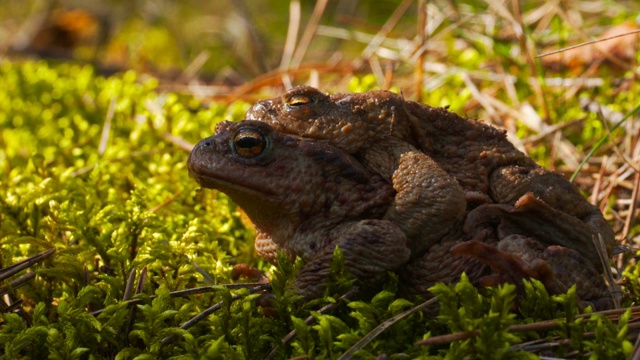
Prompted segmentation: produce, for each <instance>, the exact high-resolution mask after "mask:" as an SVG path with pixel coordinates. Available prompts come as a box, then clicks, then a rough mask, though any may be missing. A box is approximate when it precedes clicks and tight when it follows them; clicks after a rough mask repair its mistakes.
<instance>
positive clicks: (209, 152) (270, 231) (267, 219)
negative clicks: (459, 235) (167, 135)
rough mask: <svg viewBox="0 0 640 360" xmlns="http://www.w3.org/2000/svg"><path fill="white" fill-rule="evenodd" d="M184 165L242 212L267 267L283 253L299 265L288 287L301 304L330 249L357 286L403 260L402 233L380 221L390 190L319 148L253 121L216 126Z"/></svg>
mask: <svg viewBox="0 0 640 360" xmlns="http://www.w3.org/2000/svg"><path fill="white" fill-rule="evenodd" d="M187 164H188V168H189V173H190V175H191V176H192V177H193V178H194V179H195V180H196V181H197V182H198V183H199V184H200V185H201V186H203V187H205V188H215V189H218V190H220V191H222V192H224V193H225V194H227V195H228V196H229V197H231V199H233V201H234V202H235V203H236V204H238V205H239V206H240V207H241V208H242V209H243V210H244V211H245V212H246V214H247V215H248V216H249V218H250V219H251V221H252V222H253V223H254V225H255V227H256V231H257V233H258V235H257V239H256V249H257V252H258V253H259V254H260V255H261V256H263V257H264V258H265V259H267V260H268V261H271V262H275V260H276V253H277V251H283V252H285V253H286V254H288V255H289V256H290V257H295V256H299V257H301V258H303V259H304V260H305V261H306V264H305V266H304V267H303V268H302V270H301V271H300V273H299V274H298V276H297V278H296V285H295V286H296V287H297V291H298V293H299V294H301V295H303V296H305V297H307V298H312V297H317V296H320V295H322V291H323V289H324V283H325V279H326V278H327V277H328V275H329V273H330V264H331V259H332V257H333V253H334V250H335V247H336V246H338V247H339V248H340V250H341V251H342V254H343V256H344V259H345V268H347V269H348V271H349V272H350V273H351V274H352V275H353V276H354V277H355V278H356V279H357V280H359V281H360V282H361V283H363V284H364V285H365V286H366V285H373V284H376V283H379V282H380V281H381V280H383V279H384V277H385V276H386V274H387V272H388V271H395V270H398V269H399V268H400V266H402V265H404V264H405V263H406V262H407V260H408V259H409V256H410V251H409V249H408V248H407V240H406V236H405V235H404V233H403V232H402V230H401V229H400V228H399V227H398V226H397V225H396V224H394V223H392V222H390V221H388V220H383V219H382V217H383V215H384V213H385V211H386V209H387V208H388V207H389V205H390V204H391V202H392V201H393V198H394V196H395V191H394V189H393V187H392V186H391V185H390V184H389V183H388V182H386V181H384V180H383V179H382V178H381V177H380V176H379V175H376V174H373V173H371V172H370V171H368V170H367V169H365V168H364V167H363V166H362V165H361V164H360V163H359V162H358V161H356V160H355V159H354V158H353V157H352V156H351V155H349V154H347V153H345V152H343V151H340V150H339V149H337V148H335V147H333V146H331V145H329V144H327V143H326V142H322V141H317V140H311V139H305V138H301V137H298V136H293V135H287V134H282V133H278V132H275V131H273V129H272V128H271V127H270V126H269V125H268V124H266V123H263V122H258V121H243V122H240V123H233V122H223V123H220V124H218V125H217V127H216V134H215V135H214V136H212V137H209V138H206V139H204V140H202V141H200V142H199V143H198V144H197V145H196V146H195V147H194V148H193V150H192V152H191V155H190V156H189V160H188V163H187Z"/></svg>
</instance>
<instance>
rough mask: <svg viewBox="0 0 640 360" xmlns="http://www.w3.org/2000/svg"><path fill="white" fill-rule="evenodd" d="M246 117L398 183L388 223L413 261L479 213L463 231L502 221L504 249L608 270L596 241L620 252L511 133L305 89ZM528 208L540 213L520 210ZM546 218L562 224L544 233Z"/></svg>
mask: <svg viewBox="0 0 640 360" xmlns="http://www.w3.org/2000/svg"><path fill="white" fill-rule="evenodd" d="M246 118H247V119H253V120H259V121H262V122H265V123H268V124H270V125H272V126H273V127H274V128H275V129H276V130H277V131H282V132H285V133H289V134H295V135H299V136H303V137H307V138H313V139H323V140H327V141H329V142H330V143H331V144H332V145H334V146H336V147H338V148H340V149H342V150H344V151H346V152H348V153H350V154H352V155H353V156H354V157H355V158H356V159H358V160H359V161H361V162H362V163H363V165H364V166H365V167H366V168H368V169H369V170H370V171H372V172H374V173H376V174H379V175H380V176H382V178H384V179H385V180H387V181H388V182H390V183H391V184H393V187H394V189H395V190H396V191H397V194H396V196H395V199H394V201H393V203H392V205H391V206H390V207H389V209H388V210H387V212H386V213H385V215H384V216H383V219H384V220H388V221H390V222H392V223H395V224H397V225H398V226H399V227H400V228H401V229H402V231H403V232H404V233H405V235H406V236H407V240H408V244H409V247H410V249H411V251H412V258H414V259H417V258H419V257H421V256H425V258H428V257H429V254H428V253H427V252H428V251H429V250H430V249H431V248H432V247H433V246H434V245H437V244H439V243H441V242H443V241H447V239H450V238H455V237H456V235H457V230H458V228H459V227H461V226H462V225H461V224H462V223H463V222H464V221H465V218H466V217H467V215H468V214H470V213H471V214H474V211H475V214H474V215H473V216H471V217H472V218H473V219H474V220H473V221H472V222H473V224H474V226H470V225H469V224H467V226H464V229H465V230H466V231H465V234H466V237H467V238H472V237H473V236H475V235H476V233H478V232H479V230H478V229H481V228H482V226H480V225H481V224H482V223H483V221H484V222H487V221H489V222H490V221H493V222H495V221H502V224H500V227H501V228H502V229H509V232H508V233H507V234H503V235H499V234H498V235H497V236H502V237H500V238H498V239H496V241H497V240H500V239H501V238H504V237H506V236H508V235H509V234H518V235H524V236H528V237H533V238H535V239H537V241H539V242H541V243H542V244H543V245H545V246H551V245H561V246H564V247H567V248H570V249H574V250H577V251H578V252H579V253H580V254H581V255H582V256H584V257H585V258H586V259H588V260H589V261H590V262H591V263H592V264H593V265H594V266H595V267H597V268H599V269H602V263H601V260H600V258H599V257H598V254H597V251H596V248H595V246H594V244H593V240H592V237H594V236H595V237H597V236H598V235H600V236H602V238H603V239H604V242H605V246H606V248H607V251H608V252H609V254H610V253H611V250H612V248H613V244H614V239H613V231H612V230H611V227H610V226H609V225H608V224H607V222H606V221H605V219H604V217H603V216H602V213H601V212H600V211H599V210H598V209H597V208H596V207H594V206H593V205H591V204H589V203H588V202H587V201H586V200H585V199H584V198H583V197H582V196H581V194H580V193H579V191H578V190H577V188H576V187H575V186H574V185H573V184H570V183H569V182H568V181H566V180H565V179H564V178H562V177H561V176H560V175H558V174H555V173H553V172H550V171H548V170H546V169H544V168H542V167H540V166H538V165H537V164H536V163H535V162H534V161H533V160H531V159H530V158H528V157H527V156H526V155H524V154H523V153H522V152H520V151H518V150H517V149H516V148H515V147H514V146H513V145H512V144H511V143H510V142H509V141H508V140H507V138H506V134H505V132H504V131H500V130H498V129H496V128H494V127H492V126H489V125H486V124H483V123H481V122H478V121H476V120H473V119H465V118H462V117H460V116H458V115H456V114H454V113H451V112H448V111H446V110H445V109H442V108H433V107H429V106H426V105H422V104H419V103H416V102H413V101H406V100H404V99H403V98H402V97H401V96H399V95H397V94H394V93H392V92H389V91H371V92H366V93H359V94H339V93H338V94H332V95H327V94H324V93H322V92H320V91H318V90H317V89H315V88H312V87H307V86H300V87H296V88H294V89H292V90H290V91H288V92H286V93H285V94H284V95H282V96H280V97H277V98H274V99H270V100H265V101H260V102H258V103H256V104H255V105H253V106H252V107H251V108H250V109H249V111H248V112H247V115H246ZM529 198H534V199H536V200H537V201H534V202H531V201H528V202H527V201H525V200H527V199H529ZM519 200H522V201H521V202H523V203H529V204H534V205H532V206H531V207H532V208H533V209H532V208H529V209H528V210H527V211H521V210H520V208H517V207H516V206H515V205H516V203H517V202H518V201H519ZM491 207H498V210H501V211H502V210H504V211H502V214H503V215H504V214H507V213H508V214H509V216H502V217H500V216H499V217H500V219H497V218H496V217H495V216H494V217H491V216H485V217H484V219H483V216H479V215H478V212H480V213H484V212H485V211H488V212H490V213H492V214H497V213H499V212H500V211H493V210H491ZM505 208H507V209H506V210H505ZM533 210H535V211H533ZM532 213H535V214H534V215H532ZM544 213H548V214H552V215H553V216H547V218H549V219H550V222H549V223H545V224H544V225H543V226H539V225H540V223H542V222H543V220H542V218H540V217H539V216H538V215H539V214H544ZM536 218H537V219H538V220H539V221H536V220H535V219H536ZM478 219H483V221H479V220H478ZM577 227H578V228H579V229H578V228H577ZM577 230H579V231H577ZM496 233H499V232H496Z"/></svg>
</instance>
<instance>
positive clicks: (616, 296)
mask: <svg viewBox="0 0 640 360" xmlns="http://www.w3.org/2000/svg"><path fill="white" fill-rule="evenodd" d="M593 244H594V245H595V247H596V250H597V251H598V256H599V257H600V262H601V264H602V268H603V269H604V276H605V278H606V280H607V284H608V285H609V294H610V295H611V300H613V305H614V307H615V308H616V309H617V308H619V307H620V296H621V295H622V293H621V291H620V289H619V288H618V286H617V285H616V280H615V279H614V278H613V272H612V271H611V266H610V265H609V256H608V255H607V247H606V246H605V244H604V239H603V238H602V236H601V235H600V234H598V238H597V239H596V238H595V237H594V238H593Z"/></svg>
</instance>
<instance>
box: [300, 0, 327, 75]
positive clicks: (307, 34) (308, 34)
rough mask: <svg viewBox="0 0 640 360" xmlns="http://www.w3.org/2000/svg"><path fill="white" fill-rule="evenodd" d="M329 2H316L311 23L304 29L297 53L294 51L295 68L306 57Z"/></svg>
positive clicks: (323, 0) (321, 0) (320, 0)
mask: <svg viewBox="0 0 640 360" xmlns="http://www.w3.org/2000/svg"><path fill="white" fill-rule="evenodd" d="M327 3H328V0H318V1H317V2H316V7H315V8H314V9H313V14H311V19H309V23H308V24H307V27H306V28H305V29H304V34H302V38H300V43H299V44H298V48H297V49H296V51H295V53H293V59H292V60H291V66H292V67H293V68H297V67H298V66H299V65H300V64H301V63H302V58H304V55H305V54H306V53H307V48H308V47H309V44H310V43H311V39H313V35H315V33H316V30H317V29H318V23H319V22H320V18H321V17H322V14H323V13H324V9H325V8H326V7H327Z"/></svg>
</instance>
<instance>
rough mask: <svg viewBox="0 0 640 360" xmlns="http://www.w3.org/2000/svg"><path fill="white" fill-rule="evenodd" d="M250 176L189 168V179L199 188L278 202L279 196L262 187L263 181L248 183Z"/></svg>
mask: <svg viewBox="0 0 640 360" xmlns="http://www.w3.org/2000/svg"><path fill="white" fill-rule="evenodd" d="M250 176H251V175H247V177H244V176H233V177H231V176H226V175H225V174H224V173H220V172H212V173H211V172H208V171H206V170H204V169H200V168H198V167H197V166H189V177H191V178H192V179H194V180H195V181H196V182H197V183H198V184H200V186H202V187H204V188H207V189H216V190H220V191H222V192H223V193H225V194H227V195H229V196H232V195H237V194H244V195H245V196H250V197H254V198H255V199H263V200H267V201H270V202H279V201H280V198H281V196H280V194H279V193H278V192H276V191H274V190H273V189H271V188H269V187H267V186H263V185H262V184H263V183H264V182H263V181H260V179H255V177H253V179H254V181H248V179H250V178H251V177H250Z"/></svg>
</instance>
